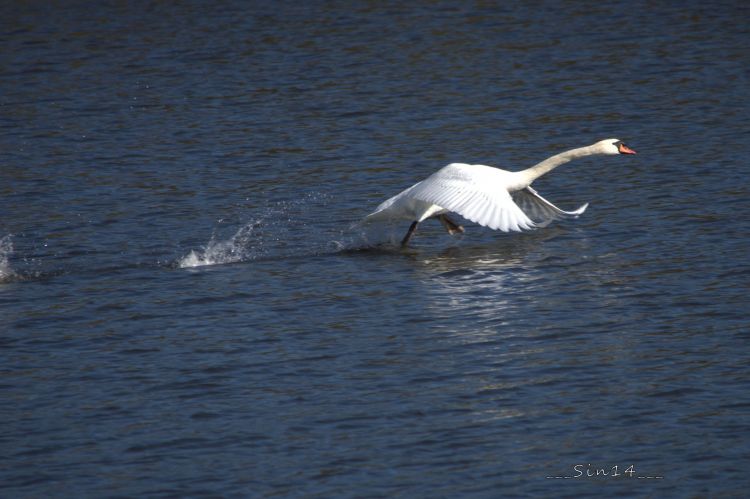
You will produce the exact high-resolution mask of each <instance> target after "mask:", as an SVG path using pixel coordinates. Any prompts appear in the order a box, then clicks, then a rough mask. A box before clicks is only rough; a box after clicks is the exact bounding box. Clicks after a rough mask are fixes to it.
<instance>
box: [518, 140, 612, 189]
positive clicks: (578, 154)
mask: <svg viewBox="0 0 750 499" xmlns="http://www.w3.org/2000/svg"><path fill="white" fill-rule="evenodd" d="M593 154H600V152H599V151H597V150H595V148H594V147H593V146H586V147H579V148H577V149H571V150H570V151H565V152H561V153H560V154H555V155H554V156H552V157H551V158H547V159H545V160H544V161H542V162H541V163H538V164H536V165H534V166H532V167H531V168H527V169H526V170H523V171H520V172H518V175H519V177H520V179H519V180H520V183H521V184H523V186H522V187H521V189H524V188H526V187H528V186H529V185H531V183H532V182H533V181H534V180H536V179H538V178H539V177H541V176H542V175H544V174H545V173H549V172H551V171H552V170H554V169H555V168H557V167H558V166H560V165H562V164H565V163H567V162H568V161H570V160H573V159H576V158H582V157H584V156H591V155H593Z"/></svg>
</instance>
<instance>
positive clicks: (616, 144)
mask: <svg viewBox="0 0 750 499" xmlns="http://www.w3.org/2000/svg"><path fill="white" fill-rule="evenodd" d="M594 147H595V148H596V150H597V151H598V152H599V154H635V151H634V150H632V149H631V148H629V147H628V146H626V145H625V144H623V143H622V141H621V140H619V139H606V140H600V141H599V142H597V143H596V144H594Z"/></svg>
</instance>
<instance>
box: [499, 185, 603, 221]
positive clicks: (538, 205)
mask: <svg viewBox="0 0 750 499" xmlns="http://www.w3.org/2000/svg"><path fill="white" fill-rule="evenodd" d="M512 197H513V201H515V203H516V205H518V207H519V208H521V209H522V210H523V211H524V212H525V213H526V215H527V216H528V217H529V218H531V219H532V220H534V222H535V223H537V224H538V225H539V226H540V227H544V226H546V225H549V224H550V223H551V222H552V221H554V220H560V219H567V218H578V217H579V216H580V215H581V214H582V213H583V212H584V211H586V208H587V207H588V203H586V204H584V205H582V206H580V207H579V208H578V209H576V210H573V211H565V210H561V209H560V208H558V207H557V206H555V205H554V204H552V203H550V202H549V201H547V200H546V199H544V198H543V197H542V196H540V195H539V193H538V192H537V191H536V190H534V189H533V188H531V187H526V188H525V189H521V190H520V191H515V192H513V194H512Z"/></svg>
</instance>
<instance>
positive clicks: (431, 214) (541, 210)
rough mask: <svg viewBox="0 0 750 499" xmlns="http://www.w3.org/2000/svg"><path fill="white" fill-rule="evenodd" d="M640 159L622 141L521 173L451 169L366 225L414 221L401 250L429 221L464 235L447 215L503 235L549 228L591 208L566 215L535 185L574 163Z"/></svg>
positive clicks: (383, 207) (385, 206) (395, 200)
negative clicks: (631, 156)
mask: <svg viewBox="0 0 750 499" xmlns="http://www.w3.org/2000/svg"><path fill="white" fill-rule="evenodd" d="M635 153H636V152H635V151H634V150H632V149H630V148H629V147H628V146H626V145H625V144H623V143H622V142H621V141H619V140H617V139H606V140H601V141H599V142H597V143H596V144H592V145H590V146H587V147H579V148H577V149H571V150H570V151H565V152H562V153H560V154H556V155H554V156H552V157H551V158H548V159H545V160H544V161H542V162H541V163H539V164H537V165H534V166H532V167H531V168H528V169H526V170H523V171H520V172H509V171H506V170H501V169H499V168H493V167H491V166H484V165H467V164H463V163H451V164H450V165H448V166H445V167H443V168H441V169H440V170H438V171H437V172H435V173H433V174H432V175H430V176H429V177H427V178H426V179H425V180H423V181H421V182H417V183H416V184H414V185H413V186H411V187H409V188H408V189H406V190H405V191H403V192H401V193H400V194H397V195H395V196H393V197H392V198H390V199H388V200H386V201H384V202H383V203H381V204H380V206H378V208H377V209H376V210H375V211H374V212H372V213H370V214H369V215H367V216H366V217H365V219H364V220H363V222H372V221H377V220H402V219H406V220H411V221H412V223H411V226H409V231H408V232H407V233H406V236H404V239H403V240H402V241H401V245H402V246H406V245H407V244H408V243H409V239H411V236H412V234H413V233H414V231H415V230H416V228H417V225H418V224H419V223H420V222H423V221H425V220H427V219H428V218H437V219H438V220H440V222H441V223H442V224H443V226H444V227H445V228H446V230H447V231H448V233H450V234H451V235H452V234H455V233H458V232H463V231H464V229H463V227H461V226H460V225H458V224H457V223H455V222H454V221H452V220H451V219H450V218H448V217H447V216H446V213H448V212H455V213H458V214H459V215H461V216H462V217H464V218H466V219H468V220H471V221H472V222H475V223H478V224H479V225H483V226H485V227H489V228H491V229H495V230H502V231H504V232H509V231H521V230H524V229H532V228H535V227H544V226H546V225H548V224H549V223H550V222H552V221H553V220H556V219H560V218H576V217H578V216H579V215H580V214H581V213H583V212H584V211H585V210H586V207H587V206H588V203H587V204H584V205H583V206H581V207H580V208H578V209H577V210H575V211H564V210H561V209H560V208H558V207H557V206H555V205H554V204H552V203H550V202H549V201H547V200H546V199H544V198H543V197H542V196H540V195H539V194H538V193H537V192H536V191H535V190H534V189H532V188H531V183H532V182H533V181H534V180H536V179H537V178H539V177H541V176H542V175H544V174H545V173H548V172H550V171H551V170H552V169H553V168H556V167H558V166H560V165H562V164H564V163H567V162H568V161H570V160H572V159H576V158H582V157H585V156H593V155H597V154H611V155H614V154H635Z"/></svg>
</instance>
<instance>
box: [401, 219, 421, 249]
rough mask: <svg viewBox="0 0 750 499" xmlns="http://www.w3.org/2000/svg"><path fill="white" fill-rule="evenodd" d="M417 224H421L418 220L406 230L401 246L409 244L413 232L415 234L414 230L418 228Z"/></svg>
mask: <svg viewBox="0 0 750 499" xmlns="http://www.w3.org/2000/svg"><path fill="white" fill-rule="evenodd" d="M417 225H419V222H417V221H416V220H415V221H413V222H412V223H411V225H410V226H409V230H408V231H407V232H406V235H405V236H404V238H403V239H402V240H401V247H402V248H405V247H406V245H407V244H409V239H411V236H412V234H414V231H415V230H417Z"/></svg>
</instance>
